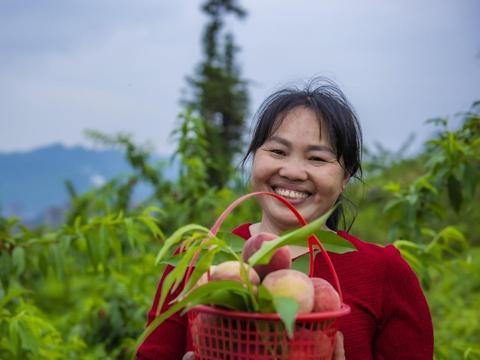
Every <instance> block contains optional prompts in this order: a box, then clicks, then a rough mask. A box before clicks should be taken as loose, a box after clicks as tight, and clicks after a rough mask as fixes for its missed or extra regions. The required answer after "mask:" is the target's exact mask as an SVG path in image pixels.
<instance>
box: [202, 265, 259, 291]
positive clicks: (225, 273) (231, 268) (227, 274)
mask: <svg viewBox="0 0 480 360" xmlns="http://www.w3.org/2000/svg"><path fill="white" fill-rule="evenodd" d="M243 266H244V269H245V271H246V272H247V274H248V278H249V279H250V282H251V283H252V285H258V284H260V277H259V276H258V274H257V272H256V271H255V270H254V269H253V268H252V267H251V266H250V265H248V264H245V263H244V264H243ZM210 280H211V281H215V280H235V281H238V282H241V283H243V280H242V275H241V274H240V262H239V261H233V260H232V261H225V262H223V263H221V264H218V265H216V266H215V268H214V270H213V271H212V272H211V273H210Z"/></svg>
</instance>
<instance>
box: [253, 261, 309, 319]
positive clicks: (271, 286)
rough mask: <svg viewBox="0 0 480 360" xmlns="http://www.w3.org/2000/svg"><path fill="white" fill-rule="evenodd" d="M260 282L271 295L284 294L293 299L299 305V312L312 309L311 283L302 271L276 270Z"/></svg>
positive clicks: (302, 312) (306, 311)
mask: <svg viewBox="0 0 480 360" xmlns="http://www.w3.org/2000/svg"><path fill="white" fill-rule="evenodd" d="M262 284H263V285H264V286H265V287H266V288H267V290H268V291H269V292H270V293H271V294H272V295H273V296H286V297H290V298H292V299H293V300H295V301H296V302H297V303H298V305H299V309H298V313H299V314H304V313H309V312H311V311H312V310H313V299H314V289H313V284H312V281H311V280H310V278H309V277H308V276H307V275H305V274H304V273H302V272H300V271H298V270H292V269H283V270H277V271H274V272H271V273H270V274H268V275H267V276H266V277H265V279H263V283H262Z"/></svg>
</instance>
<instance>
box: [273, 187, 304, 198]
mask: <svg viewBox="0 0 480 360" xmlns="http://www.w3.org/2000/svg"><path fill="white" fill-rule="evenodd" d="M275 192H276V193H277V194H278V195H280V196H283V197H286V198H289V199H305V198H306V197H308V193H305V192H300V191H294V190H287V189H275Z"/></svg>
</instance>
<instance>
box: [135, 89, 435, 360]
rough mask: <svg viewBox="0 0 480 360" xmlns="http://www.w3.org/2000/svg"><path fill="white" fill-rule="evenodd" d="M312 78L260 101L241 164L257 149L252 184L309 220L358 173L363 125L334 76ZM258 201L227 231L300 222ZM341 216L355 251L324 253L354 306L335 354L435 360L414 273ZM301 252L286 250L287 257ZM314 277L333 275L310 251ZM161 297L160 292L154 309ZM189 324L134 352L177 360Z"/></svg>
mask: <svg viewBox="0 0 480 360" xmlns="http://www.w3.org/2000/svg"><path fill="white" fill-rule="evenodd" d="M314 85H315V84H314V83H311V84H309V85H308V86H307V87H306V88H305V89H303V90H299V89H285V90H281V91H279V92H276V93H274V94H273V95H272V96H270V97H269V98H268V99H267V100H266V101H265V102H264V103H263V105H262V106H261V108H260V110H259V112H258V115H257V119H258V120H257V125H256V129H255V132H254V135H253V138H252V141H251V143H250V147H249V149H248V151H247V154H246V156H245V158H244V163H245V161H246V159H248V157H249V156H253V162H252V174H251V184H252V189H253V190H254V191H273V192H276V193H277V194H279V195H281V196H283V197H285V198H287V199H288V200H289V201H290V202H291V203H292V204H293V205H294V206H295V207H296V208H297V209H298V210H299V212H300V213H301V214H302V215H303V217H304V218H305V219H306V220H307V222H311V221H313V220H314V219H316V218H318V217H319V216H320V215H322V214H324V213H325V212H326V211H328V210H329V209H330V208H332V206H334V205H335V203H337V202H338V201H339V200H340V199H341V196H342V193H343V191H344V190H345V187H346V185H347V183H348V181H349V179H350V178H351V177H354V176H357V175H358V174H361V165H360V159H361V145H362V139H361V131H360V127H359V124H358V121H357V118H356V116H355V114H354V112H353V110H352V108H351V106H350V105H349V103H348V101H347V100H346V98H345V97H344V95H343V94H342V92H341V91H340V90H338V89H337V88H336V87H335V86H334V85H333V84H331V83H329V82H327V83H322V84H320V85H319V86H316V87H315V86H314ZM258 201H259V203H260V206H261V208H262V218H261V221H260V222H259V223H253V224H243V225H240V226H239V227H238V228H236V229H234V230H233V233H235V234H236V235H238V236H240V237H242V238H244V239H248V238H249V237H250V236H252V235H255V234H257V233H259V232H262V231H267V232H271V233H276V234H279V233H280V232H282V231H284V230H287V229H291V228H294V227H296V226H298V223H297V220H296V219H295V217H294V216H293V215H292V213H291V212H290V211H289V210H288V209H287V208H286V207H285V206H283V205H282V204H281V203H280V202H278V201H277V200H276V199H273V198H270V197H261V198H259V199H258ZM342 216H343V214H342V210H341V207H337V210H336V211H335V212H334V213H333V214H332V216H331V217H330V218H329V219H328V221H327V227H328V229H329V230H332V231H336V232H337V234H338V235H340V236H342V237H343V238H345V239H347V240H348V241H350V242H351V243H352V244H353V245H354V246H355V248H356V251H353V252H349V253H346V254H330V257H331V259H332V262H333V264H334V266H335V269H336V271H337V274H338V277H339V280H340V284H341V286H342V291H343V297H344V302H345V303H346V304H348V305H350V307H351V313H350V314H349V315H347V316H344V317H343V318H341V320H340V325H339V327H340V331H341V333H342V334H343V339H344V343H343V344H342V342H341V339H340V341H339V342H338V344H337V347H336V350H335V357H336V358H343V356H345V358H347V359H348V360H352V359H361V360H365V359H432V358H433V330H432V322H431V317H430V312H429V309H428V305H427V302H426V300H425V297H424V295H423V293H422V290H421V288H420V285H419V283H418V280H417V278H416V276H415V274H414V273H413V271H412V270H411V269H410V267H409V266H408V264H407V263H406V262H405V261H404V260H403V259H402V258H401V256H400V254H399V252H398V251H397V250H396V249H395V248H394V247H393V246H391V245H388V246H386V247H380V246H377V245H374V244H371V243H367V242H363V241H361V240H359V239H357V238H355V237H354V236H352V235H350V234H348V233H347V232H345V231H338V229H337V225H338V222H339V219H340V218H342ZM306 251H307V249H306V248H302V247H295V248H292V258H295V257H297V256H298V255H301V254H302V253H304V252H306ZM167 271H168V270H167ZM314 275H315V276H319V277H323V278H326V279H327V280H329V281H330V282H333V281H332V279H331V276H330V274H329V273H328V271H327V266H326V264H324V263H323V258H322V257H321V256H317V257H316V259H315V274H314ZM164 276H165V275H164ZM162 281H163V279H162ZM159 289H160V287H159ZM175 295H176V294H174V295H172V298H173V297H174V296H175ZM158 297H159V290H158V291H157V295H156V298H155V301H154V306H153V308H156V305H157V303H158ZM169 300H170V299H167V301H165V303H166V304H168V302H169ZM164 310H165V307H164V309H162V311H164ZM152 315H153V314H150V318H149V321H152V320H153V317H152ZM186 329H187V324H186V317H181V316H180V315H178V314H177V315H175V316H173V317H172V318H171V319H169V321H167V322H165V323H164V324H162V326H160V327H159V328H158V329H157V330H156V331H155V332H153V333H152V334H151V335H150V337H149V338H147V339H146V341H145V342H144V344H142V346H141V347H140V349H139V353H138V357H139V358H148V359H181V358H182V356H183V354H184V353H185V351H187V350H191V348H190V341H189V338H188V334H187V330H186ZM342 345H343V347H342ZM343 351H344V354H343Z"/></svg>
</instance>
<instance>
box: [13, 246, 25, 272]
mask: <svg viewBox="0 0 480 360" xmlns="http://www.w3.org/2000/svg"><path fill="white" fill-rule="evenodd" d="M12 262H13V266H14V267H15V271H16V274H17V276H20V275H21V274H22V273H23V271H24V270H25V249H24V248H22V247H20V246H17V247H15V249H13V252H12Z"/></svg>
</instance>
